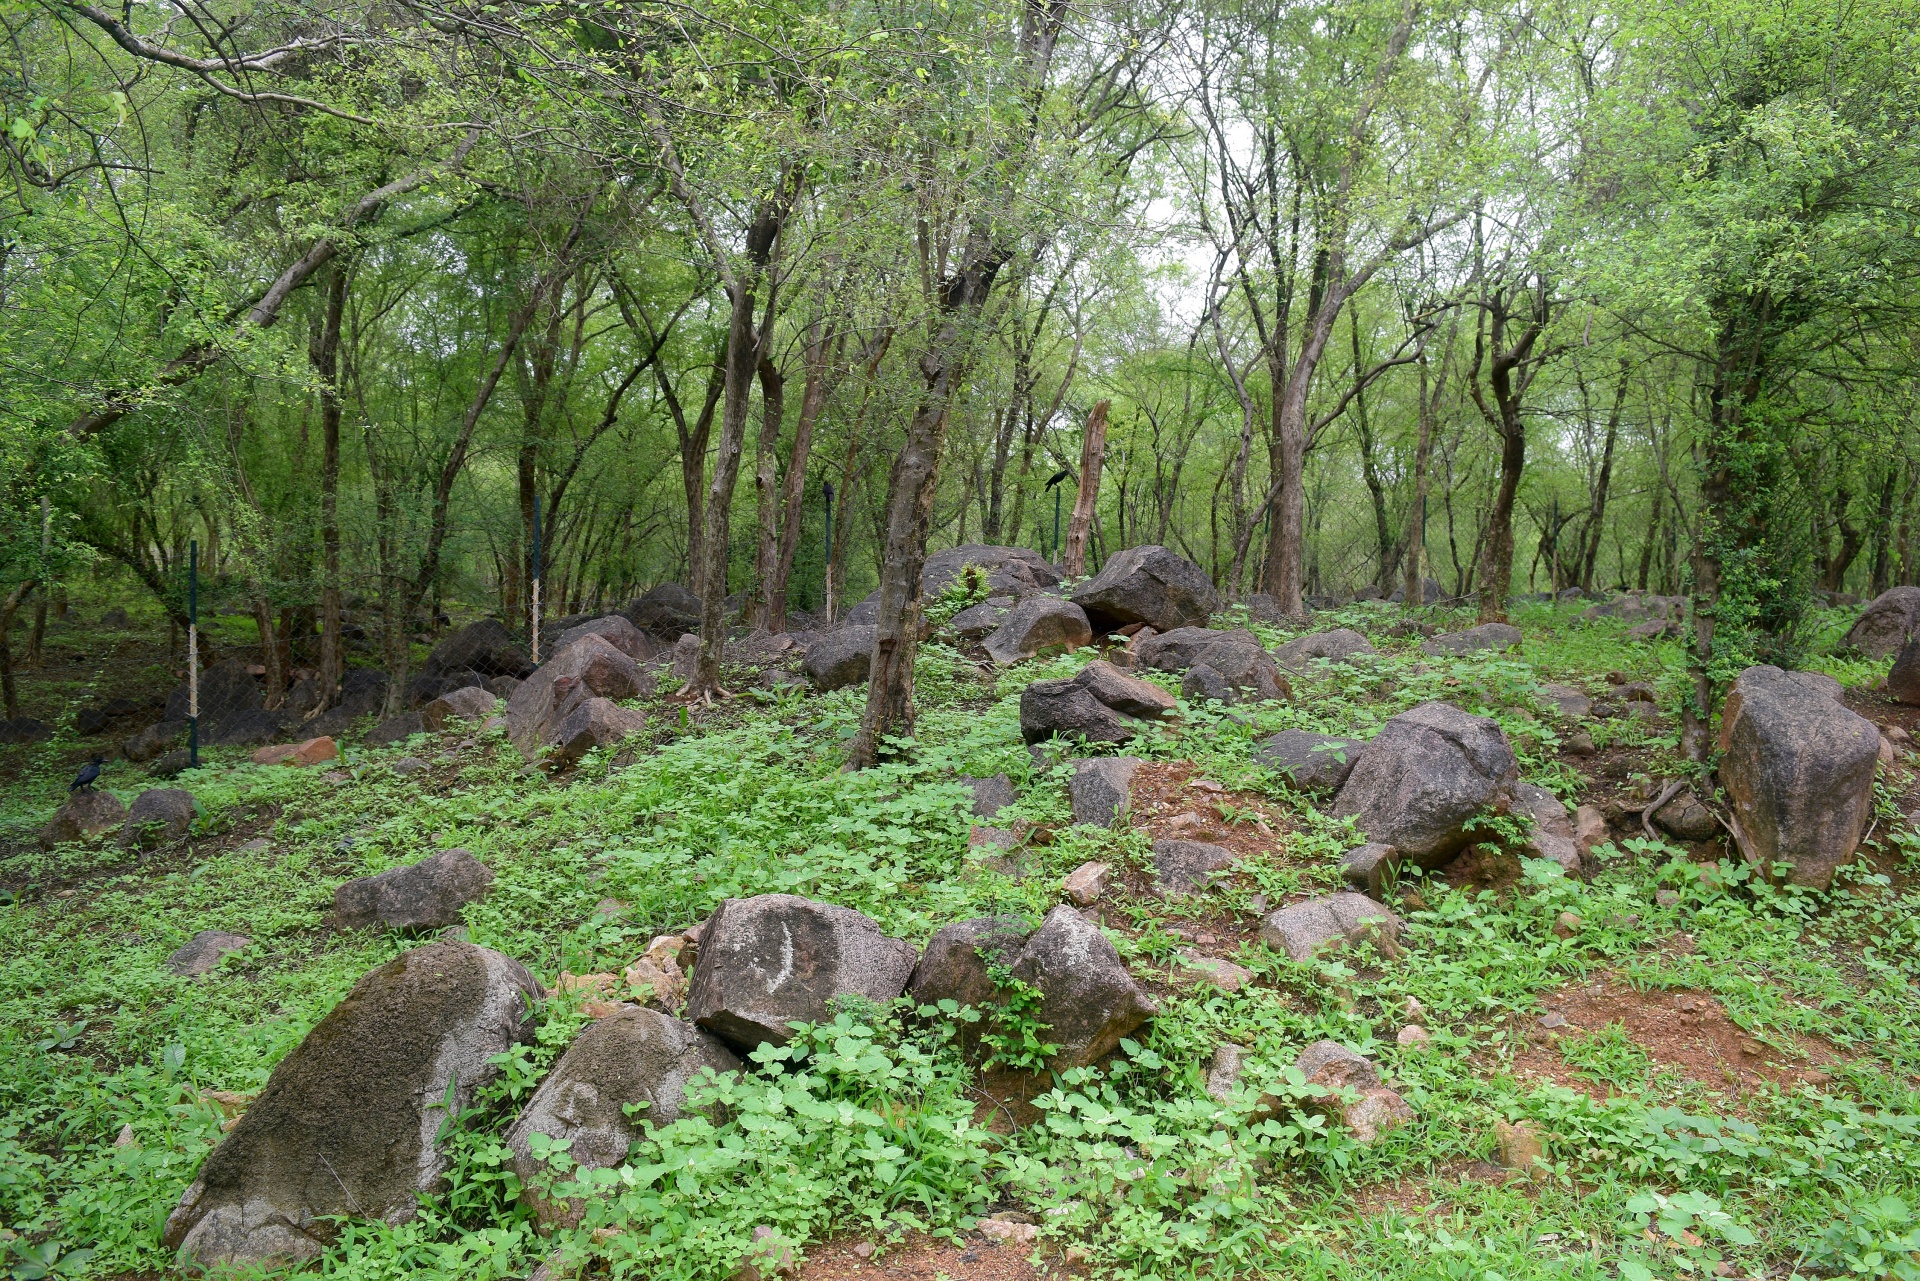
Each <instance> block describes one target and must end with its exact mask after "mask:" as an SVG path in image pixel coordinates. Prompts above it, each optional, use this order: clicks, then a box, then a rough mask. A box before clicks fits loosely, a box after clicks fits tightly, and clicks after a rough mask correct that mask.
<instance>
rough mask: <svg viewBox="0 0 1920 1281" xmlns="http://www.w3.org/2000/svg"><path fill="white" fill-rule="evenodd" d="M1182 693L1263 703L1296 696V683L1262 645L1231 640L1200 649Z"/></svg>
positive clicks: (1217, 699)
mask: <svg viewBox="0 0 1920 1281" xmlns="http://www.w3.org/2000/svg"><path fill="white" fill-rule="evenodd" d="M1180 693H1181V695H1182V697H1185V698H1188V699H1203V698H1204V699H1211V700H1213V701H1214V702H1216V703H1242V702H1255V703H1261V702H1277V701H1280V700H1283V699H1289V698H1292V697H1293V687H1292V686H1291V685H1289V684H1287V678H1286V677H1284V676H1282V675H1281V674H1280V667H1279V665H1278V664H1277V663H1275V662H1274V661H1273V655H1271V654H1269V653H1267V651H1266V650H1264V649H1262V648H1261V647H1260V646H1259V645H1257V644H1256V645H1250V644H1247V643H1245V642H1243V641H1235V640H1227V641H1218V642H1215V643H1214V644H1212V645H1209V646H1207V648H1206V649H1204V650H1202V651H1200V657H1199V658H1198V660H1196V661H1195V663H1194V664H1193V666H1192V667H1189V668H1188V669H1187V675H1186V678H1185V679H1184V680H1182V681H1181V682H1180Z"/></svg>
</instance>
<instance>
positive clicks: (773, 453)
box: [751, 308, 791, 631]
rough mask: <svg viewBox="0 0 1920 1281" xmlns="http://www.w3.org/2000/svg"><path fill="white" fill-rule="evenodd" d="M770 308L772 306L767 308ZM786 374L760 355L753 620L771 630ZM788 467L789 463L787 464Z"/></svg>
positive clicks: (765, 331)
mask: <svg viewBox="0 0 1920 1281" xmlns="http://www.w3.org/2000/svg"><path fill="white" fill-rule="evenodd" d="M769 311H771V308H769ZM772 327H773V317H772V316H771V315H769V316H768V317H767V324H766V326H765V328H763V329H762V331H761V348H762V350H764V349H765V348H766V346H767V338H768V331H770V330H771V329H772ZM786 405H787V376H786V374H784V373H782V372H781V370H780V367H779V366H778V365H776V364H774V362H773V358H772V357H770V356H764V355H763V356H762V357H761V358H760V439H759V441H758V442H757V449H756V451H755V456H754V469H753V489H754V496H755V498H756V500H757V501H756V505H755V513H754V514H755V515H756V517H757V518H758V525H759V528H758V531H757V532H758V535H759V536H758V538H757V539H756V540H755V543H754V552H753V596H752V600H753V604H752V606H751V609H752V613H753V621H754V623H755V624H756V625H758V626H760V627H763V628H765V629H767V630H768V631H773V630H774V625H773V615H774V608H773V593H774V588H775V586H776V584H775V582H774V580H775V579H776V578H778V577H779V573H780V570H779V565H780V525H781V517H782V515H783V511H782V507H783V502H782V500H783V498H784V495H783V494H782V492H781V488H780V426H781V423H782V420H783V419H785V417H786ZM789 469H791V464H789Z"/></svg>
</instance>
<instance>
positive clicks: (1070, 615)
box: [983, 595, 1093, 667]
mask: <svg viewBox="0 0 1920 1281" xmlns="http://www.w3.org/2000/svg"><path fill="white" fill-rule="evenodd" d="M1091 644H1093V629H1092V628H1091V627H1090V626H1088V624H1087V615H1086V611H1085V610H1083V609H1081V608H1080V607H1079V606H1078V605H1076V604H1074V603H1073V602H1072V601H1068V600H1061V599H1060V598H1059V597H1057V596H1038V595H1036V596H1029V597H1027V598H1026V599H1025V600H1023V601H1021V602H1020V603H1019V604H1018V605H1015V606H1014V607H1013V609H1012V611H1011V612H1009V613H1008V615H1007V617H1006V620H1005V621H1004V622H1002V623H1001V624H1000V626H999V627H998V628H996V629H995V630H994V632H993V634H992V635H991V636H989V637H987V639H986V641H985V643H984V646H983V647H984V648H985V649H986V651H987V656H988V657H990V658H992V659H993V661H994V662H995V663H997V664H999V665H1000V666H1002V667H1005V666H1008V665H1009V664H1012V663H1017V662H1020V661H1021V660H1022V659H1027V658H1033V657H1036V656H1037V655H1040V654H1051V653H1058V652H1060V651H1063V650H1073V649H1079V648H1080V647H1081V646H1083V645H1091Z"/></svg>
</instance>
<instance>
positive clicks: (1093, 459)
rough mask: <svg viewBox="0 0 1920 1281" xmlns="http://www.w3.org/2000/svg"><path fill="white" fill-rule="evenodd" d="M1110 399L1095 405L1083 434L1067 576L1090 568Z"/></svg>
mask: <svg viewBox="0 0 1920 1281" xmlns="http://www.w3.org/2000/svg"><path fill="white" fill-rule="evenodd" d="M1111 407H1112V402H1110V401H1105V400H1103V401H1100V402H1099V403H1098V404H1096V405H1094V407H1093V413H1091V414H1090V415H1088V417H1087V427H1086V430H1085V431H1084V432H1083V433H1082V434H1081V438H1080V487H1079V489H1078V491H1077V492H1076V493H1075V495H1074V499H1073V517H1072V519H1070V520H1069V521H1068V522H1067V550H1066V559H1065V564H1064V568H1065V570H1066V574H1067V577H1069V578H1079V577H1080V576H1082V575H1083V574H1085V573H1086V572H1087V535H1088V533H1089V532H1090V531H1091V530H1092V529H1093V513H1094V510H1095V508H1097V507H1098V506H1099V503H1100V471H1101V468H1102V466H1103V465H1104V464H1105V462H1106V456H1107V411H1108V409H1110V408H1111Z"/></svg>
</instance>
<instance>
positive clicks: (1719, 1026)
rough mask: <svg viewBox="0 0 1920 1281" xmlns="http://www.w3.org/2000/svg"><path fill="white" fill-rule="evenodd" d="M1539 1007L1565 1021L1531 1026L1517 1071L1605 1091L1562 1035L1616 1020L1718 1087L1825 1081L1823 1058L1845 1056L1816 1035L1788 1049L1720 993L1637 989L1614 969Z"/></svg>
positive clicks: (1652, 1051)
mask: <svg viewBox="0 0 1920 1281" xmlns="http://www.w3.org/2000/svg"><path fill="white" fill-rule="evenodd" d="M1541 1004H1542V1009H1543V1010H1544V1011H1547V1012H1557V1013H1559V1014H1561V1015H1563V1016H1564V1017H1565V1018H1566V1020H1567V1026H1566V1027H1564V1028H1559V1029H1555V1030H1553V1031H1546V1030H1543V1029H1539V1028H1538V1027H1536V1028H1534V1029H1531V1030H1530V1040H1531V1044H1530V1047H1529V1048H1528V1049H1527V1050H1526V1051H1525V1052H1524V1053H1522V1054H1520V1055H1518V1056H1516V1058H1515V1060H1514V1065H1513V1070H1514V1073H1515V1075H1516V1076H1519V1077H1521V1078H1523V1079H1524V1078H1526V1077H1530V1076H1531V1077H1546V1078H1548V1079H1551V1080H1552V1081H1554V1082H1555V1083H1556V1084H1559V1085H1565V1086H1569V1087H1571V1088H1574V1089H1579V1090H1585V1091H1587V1092H1588V1093H1589V1094H1592V1095H1594V1097H1596V1098H1604V1097H1606V1095H1607V1094H1609V1093H1611V1088H1610V1087H1609V1086H1607V1085H1606V1084H1605V1083H1603V1082H1597V1081H1595V1080H1593V1079H1592V1078H1590V1077H1588V1076H1586V1075H1584V1074H1583V1073H1580V1072H1577V1071H1576V1070H1575V1069H1574V1068H1572V1067H1571V1066H1569V1065H1568V1064H1567V1062H1566V1060H1565V1059H1563V1058H1562V1057H1561V1056H1560V1054H1559V1053H1558V1051H1557V1049H1556V1046H1557V1043H1558V1040H1559V1038H1560V1037H1563V1036H1576V1035H1579V1034H1581V1033H1585V1032H1598V1031H1601V1030H1602V1029H1605V1028H1607V1027H1611V1026H1613V1025H1614V1024H1619V1025H1620V1026H1621V1027H1623V1028H1624V1029H1625V1030H1626V1033H1627V1036H1628V1037H1629V1038H1630V1039H1631V1040H1632V1041H1633V1043H1634V1044H1635V1045H1638V1046H1639V1047H1640V1048H1641V1049H1643V1050H1645V1051H1646V1052H1647V1054H1648V1056H1649V1057H1651V1058H1652V1059H1653V1061H1654V1063H1655V1064H1656V1065H1657V1066H1659V1067H1661V1068H1667V1069H1671V1070H1674V1071H1677V1072H1679V1073H1680V1074H1681V1075H1683V1076H1686V1077H1688V1078H1689V1079H1691V1080H1694V1081H1698V1082H1700V1083H1701V1084H1703V1085H1708V1086H1712V1087H1714V1088H1716V1089H1730V1090H1733V1091H1735V1092H1737V1093H1741V1094H1748V1093H1752V1092H1753V1091H1755V1090H1758V1089H1760V1088H1761V1087H1762V1086H1764V1085H1767V1084H1773V1085H1779V1086H1782V1087H1787V1088H1791V1087H1793V1086H1796V1085H1802V1084H1806V1085H1820V1084H1824V1083H1825V1082H1826V1081H1827V1080H1828V1075H1827V1072H1826V1071H1825V1069H1824V1068H1823V1067H1822V1065H1823V1064H1824V1065H1828V1066H1830V1065H1831V1064H1833V1063H1834V1062H1835V1061H1836V1060H1837V1059H1838V1058H1839V1057H1840V1056H1839V1055H1838V1054H1837V1052H1835V1051H1834V1049H1833V1048H1832V1047H1831V1046H1828V1045H1825V1044H1823V1043H1821V1042H1818V1041H1816V1040H1814V1039H1812V1038H1807V1037H1801V1038H1796V1042H1795V1045H1794V1048H1793V1049H1790V1050H1783V1049H1780V1048H1778V1047H1777V1046H1775V1045H1769V1044H1766V1043H1764V1042H1762V1041H1761V1040H1760V1039H1759V1038H1757V1037H1755V1036H1753V1035H1752V1034H1750V1033H1748V1032H1745V1031H1743V1030H1742V1029H1741V1028H1739V1027H1737V1026H1736V1025H1735V1024H1734V1023H1733V1022H1732V1020H1730V1019H1729V1018H1728V1017H1727V1012H1726V1010H1725V1008H1724V1007H1723V1006H1722V1005H1721V1004H1720V1002H1719V1000H1718V999H1716V998H1715V997H1713V996H1710V995H1707V994H1706V993H1703V992H1689V991H1648V992H1640V991H1636V990H1635V989H1633V988H1631V987H1629V986H1627V985H1626V984H1624V983H1622V982H1620V981H1618V980H1617V979H1614V978H1612V977H1609V976H1605V975H1599V976H1596V977H1595V978H1593V979H1592V980H1590V981H1589V982H1587V983H1585V984H1583V985H1581V986H1578V987H1570V988H1566V989H1564V990H1562V991H1561V992H1560V993H1558V994H1557V995H1556V996H1553V997H1550V998H1547V999H1545V1000H1543V1001H1542V1003H1541ZM1779 1036H1780V1034H1775V1039H1776V1040H1778V1039H1779Z"/></svg>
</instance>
